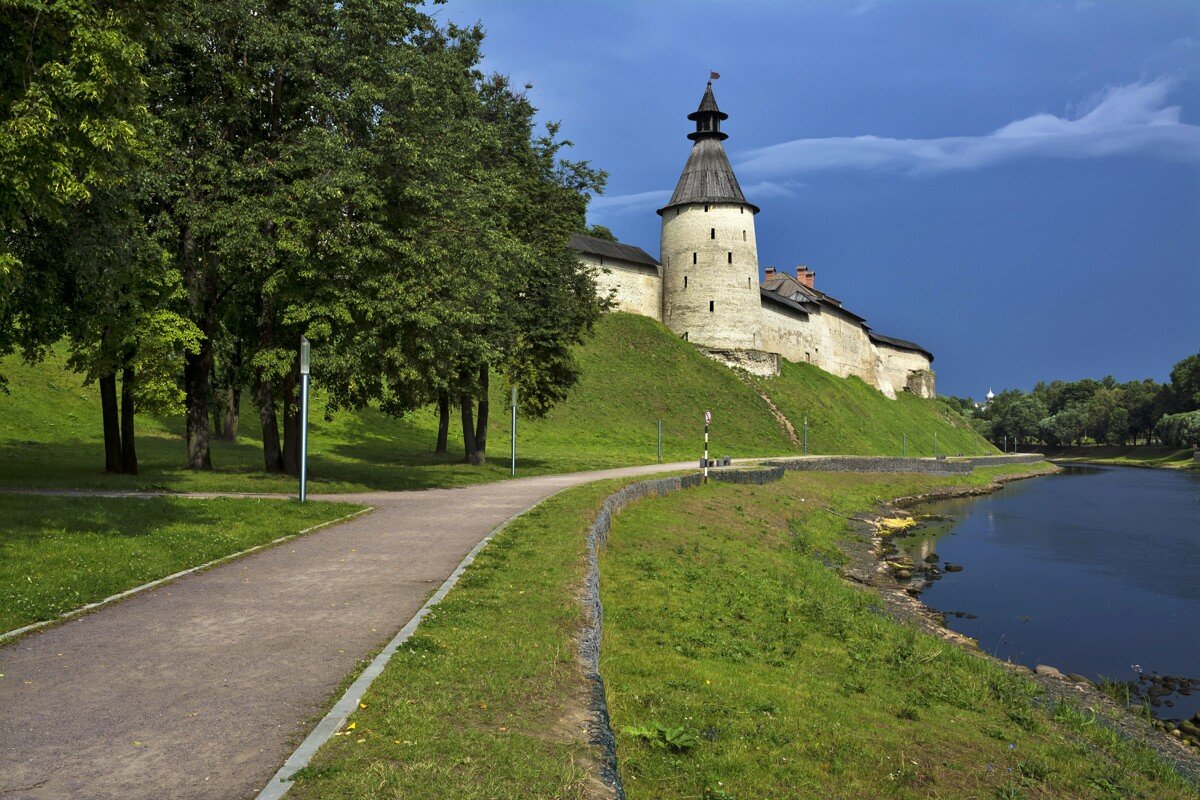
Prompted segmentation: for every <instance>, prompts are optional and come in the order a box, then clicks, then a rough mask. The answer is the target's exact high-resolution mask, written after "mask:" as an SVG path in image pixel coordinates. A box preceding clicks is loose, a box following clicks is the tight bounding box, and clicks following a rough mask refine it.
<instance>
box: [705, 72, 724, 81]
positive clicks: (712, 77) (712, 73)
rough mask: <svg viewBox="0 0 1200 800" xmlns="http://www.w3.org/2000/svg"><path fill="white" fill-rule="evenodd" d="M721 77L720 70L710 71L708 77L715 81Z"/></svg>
mask: <svg viewBox="0 0 1200 800" xmlns="http://www.w3.org/2000/svg"><path fill="white" fill-rule="evenodd" d="M719 77H721V73H719V72H709V73H708V79H709V80H710V81H715V80H716V79H717V78H719Z"/></svg>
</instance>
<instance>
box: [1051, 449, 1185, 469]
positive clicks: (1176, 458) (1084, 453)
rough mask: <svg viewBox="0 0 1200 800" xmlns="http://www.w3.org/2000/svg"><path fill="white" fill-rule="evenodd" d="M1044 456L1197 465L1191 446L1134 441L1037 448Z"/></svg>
mask: <svg viewBox="0 0 1200 800" xmlns="http://www.w3.org/2000/svg"><path fill="white" fill-rule="evenodd" d="M1038 450H1039V451H1041V452H1043V453H1045V454H1046V457H1047V458H1052V459H1054V460H1055V461H1092V462H1096V463H1100V464H1121V465H1124V466H1129V467H1167V468H1170V469H1198V468H1200V464H1197V463H1196V461H1195V459H1194V458H1193V457H1192V448H1190V447H1185V448H1178V447H1163V446H1160V445H1144V444H1143V445H1136V446H1125V447H1114V446H1111V445H1087V446H1084V447H1056V448H1038Z"/></svg>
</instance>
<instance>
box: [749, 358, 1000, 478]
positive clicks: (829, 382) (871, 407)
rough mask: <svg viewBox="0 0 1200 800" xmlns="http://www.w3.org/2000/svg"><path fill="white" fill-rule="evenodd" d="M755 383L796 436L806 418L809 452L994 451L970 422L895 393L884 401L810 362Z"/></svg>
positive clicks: (933, 403)
mask: <svg viewBox="0 0 1200 800" xmlns="http://www.w3.org/2000/svg"><path fill="white" fill-rule="evenodd" d="M758 380H759V385H760V386H762V387H763V388H764V389H765V390H766V392H767V393H768V394H769V395H770V396H771V399H772V400H773V401H774V402H775V404H776V405H777V406H778V407H779V409H780V410H781V411H782V412H783V413H784V414H785V415H786V416H787V417H788V419H790V420H791V421H792V423H793V424H794V425H795V426H796V432H797V434H800V432H801V429H802V425H803V421H804V418H805V416H807V417H808V444H809V452H812V453H838V454H841V453H855V454H863V455H887V456H898V455H902V454H905V453H907V454H908V455H910V456H932V455H935V453H934V437H935V434H936V437H937V454H940V455H959V454H961V455H984V454H988V453H995V452H997V451H996V448H995V447H993V446H992V445H991V444H989V443H988V442H987V441H986V440H985V439H983V437H981V436H980V435H979V434H977V433H976V432H975V430H974V429H973V428H972V427H971V424H970V423H969V422H968V421H967V420H965V419H963V418H962V417H960V416H959V415H958V414H956V413H954V412H952V411H950V409H948V408H947V407H946V406H945V405H943V404H942V403H939V402H937V401H933V400H923V399H921V398H919V397H917V396H916V395H912V394H908V393H907V392H898V393H897V395H896V399H895V400H888V399H887V398H886V397H884V396H883V395H882V394H880V393H879V392H878V391H877V390H876V389H874V388H872V387H871V386H869V385H867V384H866V383H865V382H864V381H862V380H860V379H859V378H839V377H837V376H835V375H832V374H830V373H828V372H825V371H824V370H822V369H819V368H818V367H814V366H813V365H812V364H793V363H792V362H790V361H785V362H783V369H782V371H781V374H780V375H779V377H777V378H761V379H758Z"/></svg>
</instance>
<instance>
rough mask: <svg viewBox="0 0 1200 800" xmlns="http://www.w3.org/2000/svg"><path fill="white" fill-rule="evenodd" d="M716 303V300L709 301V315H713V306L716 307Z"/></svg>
mask: <svg viewBox="0 0 1200 800" xmlns="http://www.w3.org/2000/svg"><path fill="white" fill-rule="evenodd" d="M715 303H716V301H715V300H709V301H708V313H710V314H711V313H712V310H713V306H714V305H715Z"/></svg>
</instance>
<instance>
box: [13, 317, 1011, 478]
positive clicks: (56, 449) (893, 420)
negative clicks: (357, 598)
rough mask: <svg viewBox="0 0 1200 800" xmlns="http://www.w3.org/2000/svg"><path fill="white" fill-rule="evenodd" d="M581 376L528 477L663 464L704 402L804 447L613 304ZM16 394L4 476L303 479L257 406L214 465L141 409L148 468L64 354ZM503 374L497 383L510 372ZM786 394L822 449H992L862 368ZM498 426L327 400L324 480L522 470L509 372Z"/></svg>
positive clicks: (754, 442)
mask: <svg viewBox="0 0 1200 800" xmlns="http://www.w3.org/2000/svg"><path fill="white" fill-rule="evenodd" d="M579 357H580V361H581V363H582V366H583V376H582V379H581V381H580V383H579V385H578V386H577V387H575V389H574V391H573V392H572V395H571V397H570V398H569V399H568V400H567V401H566V402H565V403H563V404H562V405H560V406H559V407H558V408H556V409H554V410H553V411H552V412H551V413H550V414H549V415H548V416H547V417H546V418H545V419H541V420H524V419H523V420H520V421H519V422H518V433H519V471H520V474H523V475H531V474H538V473H546V472H562V471H570V470H582V469H593V468H601V467H611V466H622V465H628V464H638V463H649V462H652V461H654V459H655V458H656V438H657V423H658V420H660V419H661V420H663V439H664V440H663V458H664V460H666V461H675V460H691V459H694V458H698V457H699V455H700V447H701V443H702V438H703V412H704V410H705V409H710V410H711V411H712V412H713V417H714V422H713V429H712V442H713V444H712V454H713V455H731V456H767V455H783V454H789V453H796V452H798V451H799V447H798V446H797V445H796V444H794V443H793V442H791V441H790V440H789V437H788V436H787V434H786V433H785V431H784V430H783V428H782V427H781V425H780V423H779V421H778V420H777V419H776V418H775V417H774V416H773V414H772V412H771V410H770V409H769V408H768V407H767V404H766V403H765V402H764V401H763V399H762V398H761V397H759V395H758V392H757V391H756V388H755V386H753V385H751V383H750V382H749V381H748V380H746V379H745V378H744V377H739V376H738V375H737V374H736V373H734V372H733V371H731V370H729V369H727V368H725V367H723V366H721V365H720V364H717V363H716V362H713V361H710V360H709V359H707V358H705V357H704V356H702V355H700V354H699V353H698V352H697V351H696V350H695V349H694V348H692V347H691V346H690V345H688V344H687V343H686V342H683V341H681V340H679V339H678V338H677V337H676V336H674V334H672V333H671V332H670V331H668V330H667V329H666V328H665V327H663V326H662V325H661V324H659V323H657V322H655V321H653V320H650V319H647V318H645V317H639V316H635V315H631V314H611V315H608V316H607V317H605V318H604V319H603V320H602V321H601V323H600V325H599V326H598V328H597V331H596V335H595V336H594V337H593V338H592V339H591V340H590V341H589V342H588V343H587V344H586V345H584V346H583V347H582V348H581V349H580V353H579ZM4 372H5V374H6V375H7V376H8V378H9V381H10V393H9V394H8V395H0V484H2V485H10V486H13V485H44V486H77V487H89V486H104V487H113V488H139V487H162V488H170V489H178V490H206V489H207V490H244V491H284V492H287V491H292V490H293V489H294V485H295V481H294V479H292V478H286V477H278V476H269V475H266V474H264V473H262V472H261V471H260V470H261V463H262V456H261V449H260V443H259V435H260V434H259V428H258V422H257V414H256V413H255V412H254V409H253V408H251V407H249V406H248V405H247V407H246V408H245V409H244V411H243V416H242V427H241V436H240V438H239V440H238V441H237V442H217V443H216V444H215V446H214V451H213V463H214V465H215V466H216V468H217V469H216V471H214V472H213V473H209V474H196V473H192V472H189V471H188V470H186V469H184V468H183V466H182V462H183V444H182V432H183V424H182V419H181V418H178V417H162V418H156V417H149V416H139V429H138V434H139V437H138V455H139V459H140V462H141V467H142V474H141V475H139V476H137V477H127V476H106V475H104V474H103V472H102V471H101V470H102V464H103V450H102V442H101V434H100V417H99V396H98V391H97V390H96V387H94V386H89V387H85V386H83V385H82V381H81V379H80V378H79V376H77V375H74V374H72V373H70V372H68V371H67V370H66V369H65V367H64V365H63V361H62V358H61V357H59V356H54V357H52V358H50V359H49V360H47V361H46V362H44V363H41V364H38V365H33V366H29V365H24V364H22V363H20V361H19V360H17V359H15V358H9V359H7V360H5V362H4ZM497 383H499V382H497ZM757 387H758V389H759V390H761V391H764V392H766V393H767V394H768V395H769V396H770V397H771V398H772V399H773V401H774V403H775V404H776V406H777V407H778V408H779V409H780V410H781V411H782V412H783V413H784V414H785V415H787V416H788V418H790V420H791V421H792V423H793V425H794V426H795V428H796V430H797V431H798V432H799V431H800V429H801V421H802V418H803V414H804V413H805V412H808V413H809V423H810V438H809V441H810V450H811V452H817V453H834V452H843V453H891V454H899V453H900V452H901V444H902V436H905V435H907V437H908V448H909V453H910V454H913V455H916V454H926V455H928V454H931V453H932V451H933V433H934V432H935V431H936V432H937V433H938V437H939V444H940V445H941V448H940V449H941V452H944V453H959V452H962V453H978V452H986V451H988V450H990V446H989V445H987V444H986V443H985V442H983V441H982V440H981V439H979V438H978V437H977V436H976V435H975V434H974V433H973V432H972V431H971V430H970V428H969V426H968V425H967V424H966V422H965V421H963V420H961V419H960V418H958V417H957V416H955V415H953V414H951V413H950V412H949V411H948V410H947V409H946V408H945V406H943V405H942V404H941V403H939V402H936V401H929V400H922V399H920V398H916V397H912V396H909V395H902V396H901V397H900V398H899V399H898V400H895V401H891V400H887V399H886V398H885V397H883V395H881V394H879V393H878V392H877V391H875V390H874V389H872V388H871V387H869V386H867V385H866V384H864V383H863V382H862V381H859V380H857V379H853V378H852V379H848V380H847V379H841V378H836V377H834V376H832V375H829V374H828V373H824V372H822V371H820V370H818V369H816V368H814V367H811V366H808V365H794V364H785V368H784V371H783V374H782V375H780V376H779V377H778V378H773V379H767V380H761V381H759V382H758V383H757ZM492 402H493V415H492V424H491V426H490V443H491V454H492V458H493V461H494V463H492V464H490V465H488V466H487V467H483V468H472V467H468V466H466V465H463V464H459V463H458V459H459V457H460V456H459V454H458V453H457V452H456V450H457V449H458V448H460V447H461V439H460V437H459V436H458V435H457V434H456V427H457V420H455V421H454V423H453V424H452V425H451V444H450V447H451V452H450V454H449V455H446V456H438V455H435V454H434V453H433V452H432V451H433V444H434V440H435V432H436V423H437V421H436V415H435V413H434V412H433V411H432V410H430V409H423V410H421V411H419V412H417V413H414V414H410V415H408V416H406V417H405V418H404V419H401V420H396V419H391V418H389V417H387V416H385V415H383V414H381V413H380V412H378V411H377V410H374V409H366V410H364V411H360V412H342V413H338V414H335V415H333V417H332V419H331V420H328V421H327V420H325V419H324V406H323V403H322V402H321V398H320V396H319V393H318V396H317V397H316V398H315V402H314V405H313V412H312V427H311V434H310V452H311V461H310V464H311V467H310V470H311V474H312V479H313V486H312V490H313V491H351V490H363V489H402V488H419V487H426V486H453V485H460V484H464V483H476V482H480V481H488V480H496V479H500V478H502V477H505V476H506V475H507V473H508V470H507V458H508V436H509V419H508V412H507V402H508V401H507V395H506V390H505V388H504V387H503V386H497V387H496V389H495V392H494V395H493V397H492Z"/></svg>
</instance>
